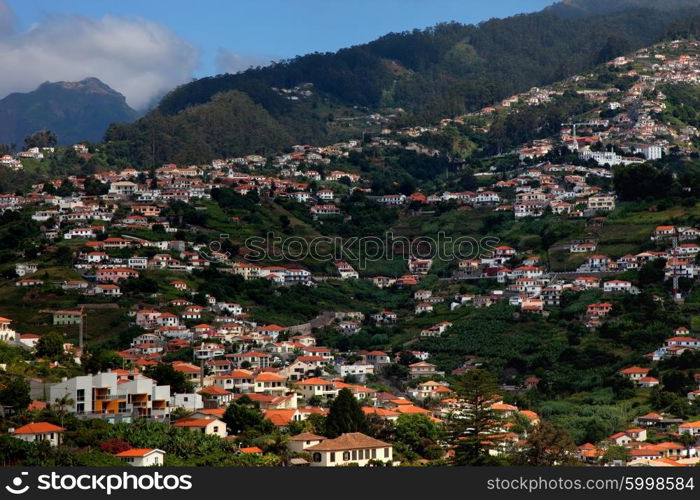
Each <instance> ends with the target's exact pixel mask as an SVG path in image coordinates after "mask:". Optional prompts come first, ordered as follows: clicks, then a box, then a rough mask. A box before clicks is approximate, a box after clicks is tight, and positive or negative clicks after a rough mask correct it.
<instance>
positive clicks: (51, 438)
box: [11, 422, 66, 446]
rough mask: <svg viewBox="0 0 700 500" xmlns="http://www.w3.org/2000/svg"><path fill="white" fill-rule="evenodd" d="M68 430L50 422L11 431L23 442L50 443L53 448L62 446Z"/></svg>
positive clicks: (24, 426)
mask: <svg viewBox="0 0 700 500" xmlns="http://www.w3.org/2000/svg"><path fill="white" fill-rule="evenodd" d="M65 430H66V429H64V428H63V427H59V426H57V425H54V424H51V423H49V422H34V423H31V424H27V425H23V426H22V427H18V428H17V429H15V430H14V431H11V433H12V435H13V436H14V437H16V438H19V439H21V440H22V441H27V442H29V443H32V442H34V441H48V442H49V444H51V446H58V445H59V444H61V436H62V434H63V432H64V431H65Z"/></svg>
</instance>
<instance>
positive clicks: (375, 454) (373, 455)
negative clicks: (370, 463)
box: [372, 448, 377, 459]
mask: <svg viewBox="0 0 700 500" xmlns="http://www.w3.org/2000/svg"><path fill="white" fill-rule="evenodd" d="M372 458H373V459H374V458H377V449H376V448H373V449H372Z"/></svg>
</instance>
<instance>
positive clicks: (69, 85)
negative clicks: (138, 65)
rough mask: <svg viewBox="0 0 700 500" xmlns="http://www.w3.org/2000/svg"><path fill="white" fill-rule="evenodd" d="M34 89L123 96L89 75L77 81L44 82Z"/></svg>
mask: <svg viewBox="0 0 700 500" xmlns="http://www.w3.org/2000/svg"><path fill="white" fill-rule="evenodd" d="M36 90H42V91H50V90H69V91H79V92H84V93H93V94H102V95H112V96H118V97H123V96H122V94H120V93H119V92H117V91H116V90H114V89H113V88H112V87H110V86H109V85H107V84H106V83H104V82H103V81H102V80H100V79H99V78H96V77H94V76H89V77H87V78H84V79H82V80H80V81H77V82H48V81H47V82H44V83H42V84H41V85H39V87H37V89H36Z"/></svg>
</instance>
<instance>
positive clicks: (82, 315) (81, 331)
mask: <svg viewBox="0 0 700 500" xmlns="http://www.w3.org/2000/svg"><path fill="white" fill-rule="evenodd" d="M85 317H86V314H85V311H84V309H83V308H82V307H81V308H80V323H79V324H78V347H80V350H81V351H82V350H83V344H84V343H85V342H84V340H85Z"/></svg>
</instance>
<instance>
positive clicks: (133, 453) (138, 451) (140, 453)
mask: <svg viewBox="0 0 700 500" xmlns="http://www.w3.org/2000/svg"><path fill="white" fill-rule="evenodd" d="M154 451H161V450H159V449H157V448H132V449H130V450H126V451H122V452H121V453H117V454H116V455H115V456H117V457H145V456H146V455H149V454H151V453H153V452H154Z"/></svg>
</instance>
